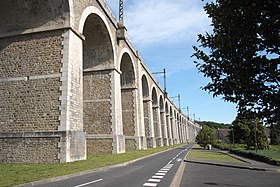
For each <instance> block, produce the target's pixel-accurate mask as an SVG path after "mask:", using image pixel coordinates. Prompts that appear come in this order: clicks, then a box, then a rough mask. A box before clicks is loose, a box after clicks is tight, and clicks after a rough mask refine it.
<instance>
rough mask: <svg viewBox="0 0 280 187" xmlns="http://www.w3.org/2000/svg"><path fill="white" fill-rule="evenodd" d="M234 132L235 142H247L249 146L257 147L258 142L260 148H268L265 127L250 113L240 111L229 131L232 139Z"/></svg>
mask: <svg viewBox="0 0 280 187" xmlns="http://www.w3.org/2000/svg"><path fill="white" fill-rule="evenodd" d="M233 131H234V132H233ZM233 134H234V142H235V143H240V144H246V145H247V147H248V148H250V147H255V144H256V143H257V145H258V149H267V148H268V146H269V142H268V138H267V135H266V131H265V127H264V126H263V124H262V123H261V122H260V121H259V120H256V119H255V118H254V115H252V114H250V113H247V112H246V113H238V115H237V117H236V119H235V120H234V121H233V122H232V129H231V131H230V133H229V139H230V140H231V141H232V138H233ZM256 140H257V141H256Z"/></svg>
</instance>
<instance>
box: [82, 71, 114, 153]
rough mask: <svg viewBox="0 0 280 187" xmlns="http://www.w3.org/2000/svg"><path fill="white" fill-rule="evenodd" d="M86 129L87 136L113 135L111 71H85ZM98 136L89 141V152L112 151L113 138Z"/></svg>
mask: <svg viewBox="0 0 280 187" xmlns="http://www.w3.org/2000/svg"><path fill="white" fill-rule="evenodd" d="M83 79H84V84H83V86H84V91H83V93H84V109H83V110H84V130H85V132H86V133H87V136H91V135H98V134H100V135H111V134H112V117H111V102H110V101H111V100H110V98H111V75H110V71H98V72H87V73H84V76H83ZM102 141H103V138H102V137H100V138H96V142H93V140H90V141H87V150H88V151H89V152H95V153H98V152H112V144H110V143H109V142H112V140H110V141H109V140H108V139H106V138H105V139H104V142H102Z"/></svg>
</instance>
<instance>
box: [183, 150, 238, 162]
mask: <svg viewBox="0 0 280 187" xmlns="http://www.w3.org/2000/svg"><path fill="white" fill-rule="evenodd" d="M187 158H189V159H196V160H203V161H207V160H208V161H210V160H211V161H219V162H239V163H242V161H240V160H238V159H235V158H233V157H231V156H228V155H226V154H223V153H219V152H213V151H206V150H201V151H199V150H196V151H194V150H192V151H190V152H189V154H188V156H187Z"/></svg>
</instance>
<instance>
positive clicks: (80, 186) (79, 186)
mask: <svg viewBox="0 0 280 187" xmlns="http://www.w3.org/2000/svg"><path fill="white" fill-rule="evenodd" d="M102 180H103V179H98V180H95V181H91V182H87V183H84V184H80V185H78V186H74V187H82V186H86V185H89V184H93V183H96V182H100V181H102Z"/></svg>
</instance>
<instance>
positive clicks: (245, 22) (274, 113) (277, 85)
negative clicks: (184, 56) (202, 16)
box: [193, 0, 280, 125]
mask: <svg viewBox="0 0 280 187" xmlns="http://www.w3.org/2000/svg"><path fill="white" fill-rule="evenodd" d="M204 10H205V11H206V13H207V14H208V15H209V18H211V19H212V26H213V32H212V33H206V34H205V35H202V34H200V35H198V42H200V46H199V47H196V46H194V47H193V48H194V50H195V52H194V54H193V56H195V57H196V58H197V59H198V60H199V61H195V63H196V66H197V68H198V70H199V71H200V72H201V73H203V74H204V76H205V77H208V78H210V80H211V81H210V82H209V83H208V84H207V85H206V86H205V87H203V89H204V90H206V91H209V92H211V93H213V96H218V95H221V96H222V97H223V99H224V100H225V101H229V102H233V103H237V106H238V109H239V110H240V111H241V110H242V111H244V110H247V111H253V112H255V113H256V115H257V116H256V117H258V118H259V119H266V120H268V122H270V123H271V124H278V125H279V121H280V107H279V105H280V62H279V54H280V17H279V15H280V0H242V1H237V0H216V1H215V2H211V3H206V5H205V6H204Z"/></svg>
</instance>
